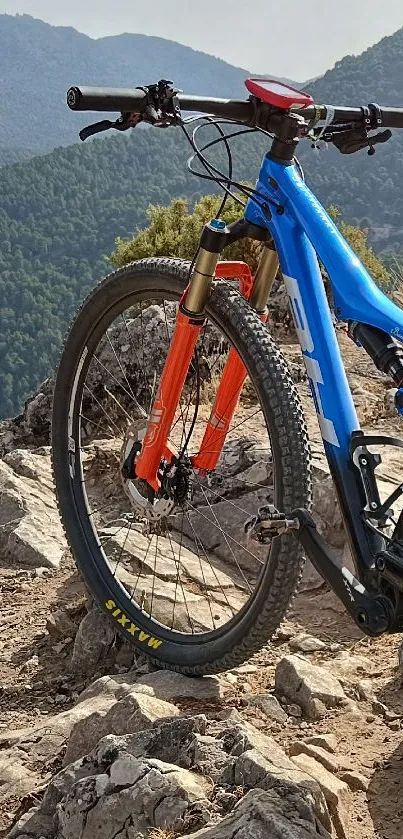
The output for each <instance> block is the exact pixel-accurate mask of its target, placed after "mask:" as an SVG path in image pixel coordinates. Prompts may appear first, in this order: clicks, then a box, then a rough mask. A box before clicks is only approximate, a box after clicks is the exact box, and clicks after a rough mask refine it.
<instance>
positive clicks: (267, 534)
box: [244, 504, 300, 544]
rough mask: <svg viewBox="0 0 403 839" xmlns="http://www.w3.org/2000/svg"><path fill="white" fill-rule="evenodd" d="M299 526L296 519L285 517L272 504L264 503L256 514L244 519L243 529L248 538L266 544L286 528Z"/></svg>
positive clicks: (290, 528)
mask: <svg viewBox="0 0 403 839" xmlns="http://www.w3.org/2000/svg"><path fill="white" fill-rule="evenodd" d="M299 526H300V525H299V521H298V519H287V517H286V515H285V513H280V512H279V510H277V508H276V507H274V505H273V504H266V505H265V506H263V507H259V509H258V511H257V515H255V516H251V518H250V519H247V520H246V522H245V524H244V531H245V533H246V536H247V538H248V539H254V540H255V541H257V542H260V543H261V544H266V543H267V542H270V541H271V539H274V537H275V536H281V534H282V533H286V532H287V531H288V530H298V528H299Z"/></svg>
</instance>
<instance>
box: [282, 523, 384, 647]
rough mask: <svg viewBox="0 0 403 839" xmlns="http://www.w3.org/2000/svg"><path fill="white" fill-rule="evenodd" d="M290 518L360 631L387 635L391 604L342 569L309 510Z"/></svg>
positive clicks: (297, 533) (322, 574) (319, 570)
mask: <svg viewBox="0 0 403 839" xmlns="http://www.w3.org/2000/svg"><path fill="white" fill-rule="evenodd" d="M290 518H292V519H297V520H298V521H299V528H298V529H297V530H295V531H294V532H295V538H296V539H298V541H299V542H300V544H301V545H302V547H303V548H304V550H305V551H306V553H307V555H308V557H309V559H310V560H311V562H312V565H314V567H315V568H316V570H317V571H318V573H319V574H320V575H321V577H323V579H324V580H326V582H327V583H329V585H330V587H331V588H332V589H333V591H334V593H335V594H336V595H337V597H338V598H339V600H341V602H342V603H343V605H344V606H345V608H346V609H347V611H348V612H349V614H350V615H351V617H352V618H353V620H354V621H355V623H356V624H357V626H359V628H360V629H361V631H362V632H364V633H365V634H366V635H371V636H376V635H382V634H383V633H384V632H387V631H388V629H389V628H390V627H391V625H392V622H393V605H392V603H391V601H389V600H388V598H387V597H384V596H383V595H373V594H371V593H370V592H369V591H368V590H367V589H366V588H365V587H364V586H363V585H362V583H360V581H359V580H357V578H356V577H355V576H354V574H352V573H351V571H349V570H348V569H347V568H340V566H339V565H338V562H337V560H336V557H335V555H334V553H333V551H332V550H331V548H330V547H329V545H328V544H327V543H326V542H325V540H324V539H323V537H322V536H321V535H320V533H319V532H318V529H317V527H316V524H315V522H314V520H313V518H312V516H311V515H310V513H308V511H307V510H293V512H292V513H291V516H290Z"/></svg>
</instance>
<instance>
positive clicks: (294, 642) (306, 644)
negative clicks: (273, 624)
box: [290, 632, 327, 653]
mask: <svg viewBox="0 0 403 839" xmlns="http://www.w3.org/2000/svg"><path fill="white" fill-rule="evenodd" d="M290 647H291V649H292V650H294V651H295V652H301V653H315V652H318V651H319V650H326V648H327V644H325V642H324V641H321V640H320V638H315V637H314V636H313V635H308V633H306V632H300V633H299V635H295V636H294V638H291V640H290Z"/></svg>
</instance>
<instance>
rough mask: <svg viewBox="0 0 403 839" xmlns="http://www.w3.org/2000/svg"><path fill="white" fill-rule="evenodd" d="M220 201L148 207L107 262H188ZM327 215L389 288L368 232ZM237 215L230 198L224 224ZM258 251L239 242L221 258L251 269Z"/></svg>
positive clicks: (333, 214) (250, 243) (334, 209)
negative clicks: (144, 222)
mask: <svg viewBox="0 0 403 839" xmlns="http://www.w3.org/2000/svg"><path fill="white" fill-rule="evenodd" d="M221 200H222V199H221V197H220V196H217V195H205V196H204V197H203V198H200V200H199V201H197V203H196V204H195V206H194V209H193V211H191V212H190V211H189V205H188V202H187V201H186V200H185V199H183V198H175V199H174V200H173V201H172V202H171V204H170V205H169V206H168V207H162V206H160V205H157V206H150V207H149V208H148V210H147V216H148V219H149V225H148V227H146V228H145V229H144V230H141V231H140V232H139V233H138V234H137V236H135V237H134V238H133V239H130V240H129V241H127V242H125V241H123V239H121V238H118V239H117V240H116V250H115V251H114V252H113V254H112V255H111V257H110V259H111V262H113V264H114V265H116V266H118V267H121V266H122V265H127V264H128V263H129V262H134V261H135V260H136V259H143V258H144V257H148V256H174V257H175V256H176V257H179V258H180V259H192V258H193V256H194V254H195V251H196V248H197V246H198V243H199V237H200V233H201V230H202V227H203V225H204V224H205V223H206V222H207V221H209V220H210V219H211V218H214V216H215V215H216V213H217V212H218V210H219V207H220V204H221ZM329 214H330V216H331V217H332V218H333V220H334V221H335V222H336V224H337V226H338V227H339V229H340V231H341V233H342V235H343V236H344V238H345V239H346V240H347V242H348V243H349V244H350V245H351V247H352V248H353V250H354V251H355V253H356V254H357V256H358V258H359V259H360V260H361V262H362V263H363V264H364V265H365V267H366V268H367V269H368V271H369V273H370V274H371V276H372V277H373V278H374V280H375V282H377V283H378V285H380V286H382V287H383V288H384V289H385V290H389V289H391V288H392V286H393V278H392V276H391V274H390V272H389V271H388V270H387V268H386V267H385V265H383V263H382V262H381V260H380V259H379V258H378V257H377V256H376V254H375V253H374V251H373V250H372V248H371V247H370V246H369V245H368V231H367V230H365V229H362V228H360V227H354V226H353V225H351V224H347V223H346V222H345V221H343V220H342V219H341V214H340V211H339V210H338V209H337V207H330V210H329ZM241 215H242V210H241V208H240V207H239V205H238V204H237V202H236V201H234V200H233V199H230V200H228V202H227V204H226V207H225V210H224V212H223V213H222V217H223V218H224V219H225V221H226V222H227V223H231V222H233V221H236V220H237V219H239V218H240V217H241ZM260 250H261V245H260V244H259V242H255V241H253V240H252V239H242V240H241V241H240V242H236V243H235V244H233V245H230V246H229V247H228V248H226V250H225V252H224V256H225V259H236V260H238V259H239V260H243V261H245V262H247V263H248V264H249V265H250V267H251V269H252V270H254V269H255V268H256V265H257V262H258V258H259V254H260Z"/></svg>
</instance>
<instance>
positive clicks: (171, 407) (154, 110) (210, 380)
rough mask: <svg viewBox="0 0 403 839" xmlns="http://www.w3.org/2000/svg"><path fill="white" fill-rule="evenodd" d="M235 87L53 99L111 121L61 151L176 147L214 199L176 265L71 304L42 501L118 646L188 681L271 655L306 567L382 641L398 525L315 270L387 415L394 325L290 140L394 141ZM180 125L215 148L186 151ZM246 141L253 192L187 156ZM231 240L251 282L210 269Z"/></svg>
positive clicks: (366, 123)
mask: <svg viewBox="0 0 403 839" xmlns="http://www.w3.org/2000/svg"><path fill="white" fill-rule="evenodd" d="M246 86H247V89H248V91H249V94H250V95H249V98H248V99H247V100H245V101H241V100H240V101H238V100H234V101H232V100H224V99H212V98H203V97H196V96H184V95H183V94H181V93H179V92H178V91H177V89H176V88H175V87H174V86H173V84H172V83H171V82H168V81H166V80H162V81H161V82H159V83H158V84H156V85H150V86H148V87H143V88H139V89H134V90H108V89H105V90H104V89H91V88H85V87H80V88H79V87H74V88H71V89H70V90H69V92H68V96H67V101H68V105H69V107H70V108H71V109H73V110H77V111H85V110H92V111H107V112H111V111H117V112H120V113H121V116H120V117H119V118H118V119H117V120H116V121H114V122H113V121H110V120H108V119H105V120H102V121H101V122H99V123H96V124H95V125H92V126H89V127H88V128H86V129H83V131H82V132H81V135H80V136H81V138H82V139H85V138H86V137H88V136H90V135H91V134H95V133H98V132H100V131H104V130H106V129H107V128H115V129H116V130H120V131H124V130H126V129H128V128H131V127H134V126H136V125H137V124H138V123H139V122H146V123H148V124H149V125H154V126H157V127H172V126H177V129H178V130H182V131H183V132H185V133H186V136H187V138H188V139H189V142H190V143H191V145H192V149H193V156H192V158H191V160H190V162H189V166H190V168H191V169H192V167H193V169H194V166H195V165H196V164H197V161H199V164H200V173H204V177H206V178H207V179H209V180H214V181H215V182H216V183H218V184H219V185H220V186H221V187H222V188H223V189H224V192H225V196H224V199H223V204H222V208H221V209H220V211H219V212H218V213H217V214H216V216H215V217H214V218H212V219H211V220H210V221H209V222H208V223H207V224H206V225H205V226H204V228H203V230H202V233H201V238H200V244H199V247H198V249H197V252H196V254H195V256H194V259H193V260H192V262H191V263H189V262H186V261H182V260H179V259H175V258H169V257H167V258H153V257H151V258H147V259H142V260H139V261H137V262H134V263H132V264H131V265H128V266H126V267H124V268H121V269H119V270H117V271H115V272H114V273H113V274H111V275H110V276H109V277H107V278H106V279H104V280H103V281H102V282H101V283H100V284H99V285H98V286H97V287H96V288H95V290H94V291H92V292H91V294H90V295H89V297H88V298H87V300H86V301H85V302H84V303H83V305H82V307H81V309H80V311H79V313H78V314H77V316H76V318H75V320H74V322H73V325H72V326H71V329H70V332H69V334H68V336H67V339H66V343H65V347H64V351H63V354H62V358H61V361H60V366H59V369H58V373H57V378H56V385H55V393H54V408H53V426H52V449H53V465H54V477H55V483H56V489H57V496H58V501H59V507H60V512H61V517H62V521H63V524H64V527H65V531H66V535H67V538H68V541H69V544H70V546H71V550H72V553H73V555H74V557H75V559H76V562H77V564H78V567H79V568H80V570H81V572H82V574H83V577H84V579H85V582H86V584H87V586H88V587H89V589H90V591H91V593H92V595H93V597H94V598H95V600H96V601H97V602H98V603H99V604H100V606H101V607H102V609H103V610H104V611H105V613H106V614H107V615H109V617H110V619H111V620H112V621H113V622H114V626H115V628H116V630H117V631H119V632H120V633H122V634H123V636H124V637H125V638H126V639H127V640H128V641H130V642H132V643H133V644H134V645H135V646H136V647H137V648H139V649H140V650H141V651H142V652H144V653H145V654H147V655H148V656H150V657H151V658H152V659H153V660H154V662H156V663H157V664H158V665H159V666H160V667H166V668H171V669H175V670H178V671H181V672H182V673H185V674H189V675H202V674H205V673H213V672H217V671H220V670H223V669H225V668H229V667H233V666H234V665H237V664H239V663H240V662H242V661H243V660H245V659H246V658H248V657H249V656H251V655H252V654H253V653H254V652H256V651H257V650H259V649H260V648H261V647H262V646H263V645H264V644H265V643H266V642H267V641H268V640H269V639H270V637H271V636H272V635H273V633H274V632H275V630H276V629H277V628H278V626H279V624H280V622H281V621H282V619H283V617H284V615H285V613H286V609H287V607H288V605H289V603H290V601H291V599H292V598H293V596H294V593H295V591H296V589H297V587H298V583H299V580H300V576H301V572H302V567H303V562H304V556H305V555H307V556H308V557H309V558H310V560H311V561H312V563H313V565H314V566H315V568H316V569H317V570H318V571H319V573H320V574H321V575H322V577H323V578H324V580H325V581H327V583H328V584H329V585H330V586H331V588H332V589H333V590H334V592H335V593H336V594H337V596H338V597H339V598H340V600H341V601H342V603H343V604H344V606H345V608H346V610H347V611H348V613H349V614H350V615H351V617H352V619H353V620H354V621H355V622H356V624H357V625H358V626H359V627H360V629H361V630H362V631H363V632H364V633H366V634H368V635H370V636H377V635H380V634H382V633H384V632H394V631H400V630H402V629H403V604H402V591H403V513H401V514H400V515H395V513H394V512H393V506H392V505H394V504H395V503H396V502H397V501H398V499H399V498H400V496H402V494H403V484H401V485H400V486H398V487H397V488H396V490H395V491H394V492H393V493H392V495H391V496H390V497H389V498H386V499H384V500H381V496H380V492H379V486H378V484H379V481H377V476H376V469H377V467H378V465H379V463H380V462H381V457H380V454H379V452H378V451H375V452H373V448H374V447H375V448H378V449H379V448H381V447H382V446H385V445H390V446H397V447H400V448H402V447H403V442H402V441H400V440H398V439H395V438H389V437H386V436H382V435H379V434H373V435H367V434H364V433H363V432H362V431H361V430H360V427H359V423H358V419H357V415H356V411H355V407H354V404H353V400H352V396H351V393H350V389H349V386H348V382H347V378H346V373H345V370H344V366H343V362H342V358H341V355H340V350H339V346H338V342H337V339H336V333H335V326H334V321H333V319H332V314H331V310H330V308H329V303H328V299H327V296H326V293H325V288H324V283H323V279H322V274H321V270H320V265H319V260H320V262H321V263H323V265H324V266H325V269H326V271H327V273H328V275H329V278H330V282H331V286H332V292H333V298H334V313H335V317H336V319H337V320H338V321H341V322H343V323H344V324H346V325H347V328H348V334H349V336H350V338H351V339H352V341H354V342H355V343H356V344H357V345H359V346H360V347H361V348H363V351H365V352H366V353H368V354H369V356H370V357H371V359H372V360H373V362H374V363H375V365H376V367H377V368H378V369H379V370H381V371H382V372H383V373H385V374H386V375H387V376H390V377H391V379H392V380H393V382H394V384H395V386H396V409H397V411H398V412H399V413H400V414H403V351H402V348H401V346H400V344H401V342H403V311H402V310H401V309H400V308H399V307H398V306H397V305H395V304H394V303H393V302H392V300H391V299H389V298H388V297H387V296H386V295H384V294H383V293H382V291H381V290H380V289H379V288H378V287H377V285H376V284H375V282H374V281H373V280H372V279H371V277H370V276H369V274H368V273H367V271H366V269H365V268H364V267H363V266H362V265H361V264H360V262H359V260H358V258H357V257H356V255H355V254H354V253H353V251H352V250H351V248H350V247H349V246H348V244H347V243H346V242H345V241H344V239H343V237H342V236H341V234H340V232H339V230H338V229H337V228H336V226H335V224H334V223H333V222H332V220H331V219H330V218H329V216H328V215H327V213H326V212H325V210H324V209H323V207H322V206H321V204H320V203H319V201H318V200H317V199H316V197H315V196H314V195H313V194H312V192H311V191H310V190H309V187H308V186H307V185H306V183H305V181H304V177H303V173H302V170H301V167H300V165H299V163H298V161H297V159H296V157H295V155H296V150H297V146H298V144H299V143H300V142H302V141H303V140H308V141H309V142H311V143H313V144H314V145H318V144H319V143H320V142H322V141H325V142H327V143H333V144H334V145H335V146H336V147H337V148H338V149H339V150H340V151H341V152H342V153H352V152H356V151H359V150H360V149H365V148H367V149H368V151H369V153H370V154H372V153H373V152H374V151H375V145H377V144H378V143H381V142H385V141H387V140H388V139H389V137H390V136H391V132H390V130H389V128H393V127H395V128H403V108H402V109H398V108H381V107H379V106H378V105H376V104H370V105H368V106H363V107H360V108H359V107H335V106H325V105H320V106H318V105H316V104H315V103H314V102H313V100H312V98H311V97H310V95H309V94H306V93H303V92H301V91H296V90H293V89H292V88H290V87H288V86H286V85H284V84H280V83H279V82H276V81H272V80H262V79H248V80H247V82H246ZM185 111H188V112H190V114H189V116H188V117H186V118H185V117H184V116H183V113H184V112H185ZM200 115H205V119H206V120H207V122H208V124H209V125H210V129H211V130H213V129H214V130H217V131H218V137H217V138H216V139H211V134H209V137H208V142H206V143H205V145H204V146H203V149H202V148H201V147H200V146H199V145H198V143H197V138H196V135H197V132H198V130H199V127H198V126H199V125H200V118H201V116H200ZM197 120H199V122H197ZM190 123H192V124H193V123H196V127H194V130H193V133H192V134H190V133H189V124H190ZM236 126H238V128H237V130H235V128H236ZM239 126H240V127H239ZM380 128H384V129H387V130H382V131H380V130H379V129H380ZM210 129H209V130H210ZM144 130H151V129H150V128H146V129H144ZM248 131H260V132H262V133H263V134H264V135H267V136H268V138H269V139H270V144H271V145H270V150H269V151H268V153H267V154H266V156H265V157H264V159H263V162H262V166H261V170H260V174H259V176H258V179H257V183H256V186H255V187H254V188H251V187H249V186H247V185H245V184H244V183H242V182H237V181H235V180H234V178H233V175H232V164H231V159H230V157H229V170H228V173H225V172H223V171H222V170H221V169H220V168H219V167H218V166H217V165H215V164H213V163H212V162H211V161H210V160H209V159H208V158H207V157H206V155H205V154H204V152H203V150H205V149H206V148H208V147H211V146H213V145H214V144H215V143H217V142H220V143H221V144H222V146H224V147H225V150H226V151H227V153H228V154H229V147H230V139H231V138H232V137H233V136H235V135H236V134H237V133H245V132H248ZM195 161H196V163H195ZM228 195H232V196H233V197H234V198H235V200H241V198H240V196H244V197H245V198H246V206H245V208H244V213H243V215H242V218H241V219H240V220H238V221H236V222H234V223H232V224H226V223H225V221H223V220H222V219H221V215H222V212H223V207H224V205H225V201H226V200H227V197H228ZM244 237H248V239H251V240H254V242H255V243H256V247H257V248H258V252H259V261H258V265H257V268H256V270H255V271H254V272H252V271H251V269H250V266H249V265H248V264H246V263H242V262H234V261H225V260H222V259H221V254H222V252H223V251H224V249H225V248H226V247H227V246H228V245H230V244H233V243H234V242H238V241H239V240H241V239H242V238H244ZM279 265H280V268H281V273H282V277H283V278H284V283H285V286H286V290H287V293H288V297H289V304H290V309H291V313H292V316H293V320H294V325H295V330H296V334H297V336H298V341H299V343H300V346H301V350H302V354H303V358H304V361H305V366H306V371H307V376H308V379H309V383H310V387H311V392H312V396H313V401H314V404H315V408H316V412H317V417H318V421H319V426H320V431H321V435H322V438H323V443H324V448H325V452H326V456H327V459H328V462H329V467H330V471H331V475H332V477H333V481H334V484H335V487H336V490H337V495H338V499H339V502H340V507H341V511H342V514H343V519H344V523H345V529H346V532H347V534H348V538H349V542H350V545H351V550H352V554H353V558H354V562H355V568H356V572H355V574H352V573H351V572H350V571H349V570H348V569H347V568H345V567H340V563H339V562H338V561H337V558H336V557H335V555H334V552H333V550H332V549H331V548H330V547H329V546H328V545H327V543H326V542H325V541H324V539H323V537H322V536H321V535H320V533H319V532H318V530H317V527H316V525H315V522H314V519H313V518H312V515H311V512H310V509H311V502H312V474H311V459H310V449H309V442H308V436H307V431H306V425H305V421H304V416H303V411H302V407H301V402H300V399H299V396H298V393H297V390H296V387H295V385H294V383H293V380H292V377H291V374H290V371H289V368H288V367H287V364H286V362H285V359H284V357H283V355H282V353H281V351H280V349H279V348H278V346H276V344H275V342H274V340H273V338H272V336H271V334H270V328H269V327H268V324H267V317H268V301H269V296H270V293H271V290H272V287H273V283H274V280H275V278H276V275H277V272H278V267H279ZM399 342H400V344H399Z"/></svg>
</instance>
